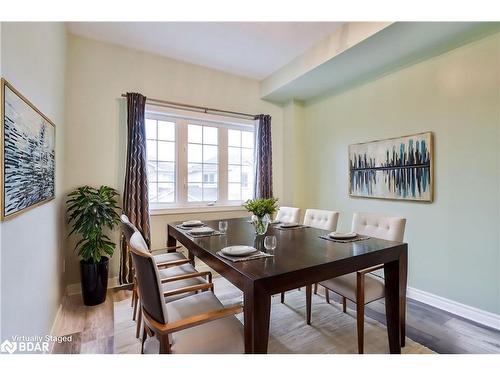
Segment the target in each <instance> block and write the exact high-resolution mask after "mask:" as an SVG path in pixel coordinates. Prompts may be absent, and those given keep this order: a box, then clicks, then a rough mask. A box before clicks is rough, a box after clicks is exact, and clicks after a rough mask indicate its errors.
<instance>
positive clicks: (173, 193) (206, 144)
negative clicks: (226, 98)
mask: <svg viewBox="0 0 500 375" xmlns="http://www.w3.org/2000/svg"><path fill="white" fill-rule="evenodd" d="M200 116H204V117H203V118H196V119H195V118H187V117H180V116H179V115H178V114H176V113H174V114H170V115H167V114H163V113H158V112H152V111H151V112H149V111H147V112H146V139H147V159H148V183H149V202H150V206H151V207H152V208H153V209H154V208H169V207H190V206H206V205H208V204H210V205H212V204H215V205H222V206H224V205H233V206H235V205H239V204H240V203H241V202H242V201H245V200H247V199H249V198H252V196H253V179H254V163H253V153H254V129H253V123H252V122H250V121H246V120H242V122H241V123H229V122H227V121H225V119H220V118H215V119H214V117H215V116H210V115H206V117H207V118H205V115H204V114H203V115H200ZM215 120H217V121H215Z"/></svg>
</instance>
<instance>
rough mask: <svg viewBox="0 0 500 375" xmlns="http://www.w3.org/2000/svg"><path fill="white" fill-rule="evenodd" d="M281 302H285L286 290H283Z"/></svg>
mask: <svg viewBox="0 0 500 375" xmlns="http://www.w3.org/2000/svg"><path fill="white" fill-rule="evenodd" d="M281 303H285V292H281Z"/></svg>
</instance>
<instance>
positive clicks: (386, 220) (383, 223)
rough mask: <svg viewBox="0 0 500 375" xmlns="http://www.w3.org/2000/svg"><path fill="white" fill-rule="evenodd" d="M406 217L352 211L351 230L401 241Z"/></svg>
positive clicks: (365, 234)
mask: <svg viewBox="0 0 500 375" xmlns="http://www.w3.org/2000/svg"><path fill="white" fill-rule="evenodd" d="M405 225H406V219H405V218H402V217H396V216H383V215H377V214H369V213H360V212H356V213H354V215H353V217H352V231H353V232H355V233H358V234H362V235H364V236H370V237H376V238H381V239H383V240H388V241H398V242H402V241H403V237H404V233H405Z"/></svg>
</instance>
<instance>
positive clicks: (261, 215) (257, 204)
mask: <svg viewBox="0 0 500 375" xmlns="http://www.w3.org/2000/svg"><path fill="white" fill-rule="evenodd" d="M277 202H278V199H277V198H257V199H249V200H247V201H246V202H245V204H244V205H243V207H245V209H246V210H247V211H249V212H251V213H253V216H252V224H253V226H254V228H255V233H256V234H258V235H261V234H264V233H266V232H267V227H268V226H269V223H270V221H271V215H273V214H274V213H275V212H276V210H277V209H278V207H277Z"/></svg>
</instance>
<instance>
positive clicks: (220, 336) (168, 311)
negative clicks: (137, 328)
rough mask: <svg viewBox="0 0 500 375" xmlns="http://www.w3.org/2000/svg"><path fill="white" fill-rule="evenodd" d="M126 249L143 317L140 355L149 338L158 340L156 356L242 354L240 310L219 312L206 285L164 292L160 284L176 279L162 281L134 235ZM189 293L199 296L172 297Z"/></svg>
mask: <svg viewBox="0 0 500 375" xmlns="http://www.w3.org/2000/svg"><path fill="white" fill-rule="evenodd" d="M130 249H131V255H132V261H133V263H134V267H135V271H136V276H137V284H138V288H139V293H140V296H141V299H140V303H141V310H142V315H143V316H144V328H143V333H142V345H141V353H144V344H145V341H146V339H147V337H148V336H151V337H152V336H155V337H156V338H157V339H158V341H159V342H160V354H170V353H186V354H188V353H189V354H202V353H224V354H228V353H239V354H241V353H244V349H245V345H244V333H243V325H242V324H241V322H240V321H239V320H238V319H237V318H236V317H235V316H234V315H235V314H237V313H240V312H241V311H242V306H241V305H235V306H230V307H224V306H223V305H222V303H221V302H220V301H219V300H218V299H217V297H215V295H214V294H213V292H212V291H210V289H212V288H213V284H212V283H211V282H210V283H205V284H197V285H193V286H188V287H180V288H175V289H171V290H167V291H166V290H165V289H164V288H162V285H163V284H164V283H165V282H166V283H171V282H176V281H177V280H179V278H172V279H171V280H161V278H160V273H159V270H158V267H157V264H156V261H155V259H154V257H153V256H151V254H150V253H149V252H148V250H147V247H146V246H145V244H144V243H143V242H142V241H141V238H140V237H139V234H138V233H134V234H133V235H132V237H131V239H130ZM193 291H196V292H200V293H197V294H193V295H190V296H188V297H184V298H177V296H179V295H182V294H185V293H186V292H193ZM172 298H175V299H172Z"/></svg>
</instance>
